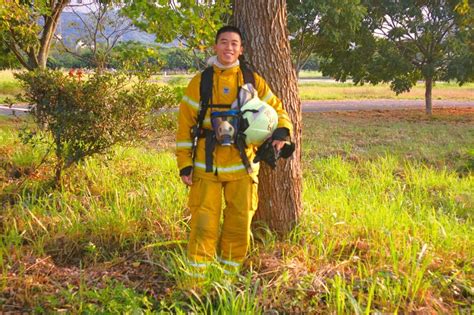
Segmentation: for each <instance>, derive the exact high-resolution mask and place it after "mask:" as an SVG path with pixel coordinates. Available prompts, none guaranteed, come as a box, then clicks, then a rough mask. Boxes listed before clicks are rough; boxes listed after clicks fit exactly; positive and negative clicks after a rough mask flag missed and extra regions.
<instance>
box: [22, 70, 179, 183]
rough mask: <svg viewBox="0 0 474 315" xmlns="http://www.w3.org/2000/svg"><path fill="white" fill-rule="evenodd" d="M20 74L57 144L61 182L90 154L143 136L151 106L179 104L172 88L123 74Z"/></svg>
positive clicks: (50, 137) (44, 132)
mask: <svg viewBox="0 0 474 315" xmlns="http://www.w3.org/2000/svg"><path fill="white" fill-rule="evenodd" d="M16 76H17V78H18V79H19V80H20V82H21V84H22V86H23V88H24V91H25V94H24V96H23V98H24V100H26V101H27V102H28V103H29V104H31V105H33V107H32V113H33V117H34V120H35V122H36V123H37V124H38V126H39V127H40V129H42V131H41V132H40V133H41V134H42V135H43V139H45V140H46V141H48V142H50V143H51V147H52V148H54V152H55V155H56V165H55V168H56V176H55V178H56V181H59V180H60V178H61V172H62V170H64V169H65V168H68V167H70V166H71V165H73V164H75V163H77V162H79V161H81V160H83V159H84V158H85V157H87V156H91V155H93V154H96V153H103V152H106V151H107V150H108V149H109V148H110V147H111V146H113V145H114V144H118V143H130V142H133V141H135V140H137V139H138V138H139V136H140V135H141V133H142V131H144V129H145V128H146V127H147V123H146V121H147V119H146V118H147V116H148V114H149V113H150V110H158V109H161V108H164V107H166V106H173V105H175V104H176V102H177V100H176V96H175V95H174V93H173V90H172V89H171V88H167V87H162V86H158V85H156V84H151V83H148V82H147V78H146V76H140V77H138V78H136V77H131V76H130V75H128V74H125V73H123V72H95V73H92V74H90V75H88V76H81V75H77V73H76V74H75V75H71V74H69V75H67V74H64V73H62V72H60V71H52V70H37V71H32V72H23V73H21V74H17V75H16ZM130 82H132V83H130ZM34 133H35V132H30V136H29V137H28V136H27V137H25V139H27V140H28V139H34V138H36V137H32V136H31V135H33V134H34Z"/></svg>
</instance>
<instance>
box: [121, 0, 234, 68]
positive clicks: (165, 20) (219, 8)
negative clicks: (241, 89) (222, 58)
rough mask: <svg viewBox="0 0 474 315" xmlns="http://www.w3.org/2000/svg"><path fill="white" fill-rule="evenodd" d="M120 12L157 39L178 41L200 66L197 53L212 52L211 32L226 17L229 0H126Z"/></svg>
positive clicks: (161, 41)
mask: <svg viewBox="0 0 474 315" xmlns="http://www.w3.org/2000/svg"><path fill="white" fill-rule="evenodd" d="M125 2H126V6H125V7H124V8H123V10H122V12H124V14H126V15H127V16H128V17H130V18H131V19H132V20H133V22H134V24H135V25H136V26H137V27H138V28H140V29H141V30H143V31H145V32H148V33H150V34H154V35H155V36H156V41H157V42H159V43H171V42H173V41H177V42H178V43H179V46H180V47H184V48H185V49H187V50H188V51H190V52H191V53H193V54H194V55H195V62H196V63H197V64H198V65H199V68H200V69H202V68H203V67H204V66H205V64H204V63H203V62H202V60H206V59H207V58H204V59H203V58H202V56H200V55H201V54H202V53H204V54H205V55H206V56H207V57H209V56H210V55H211V54H212V50H211V48H212V45H213V44H214V35H215V33H216V31H217V30H218V29H219V28H220V26H222V25H223V23H224V22H225V21H226V20H227V19H228V17H229V14H230V6H229V0H217V1H198V0H186V1H173V0H163V1H147V0H133V1H132V0H128V1H125Z"/></svg>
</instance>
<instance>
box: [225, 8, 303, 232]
mask: <svg viewBox="0 0 474 315" xmlns="http://www.w3.org/2000/svg"><path fill="white" fill-rule="evenodd" d="M234 19H235V20H234V21H235V23H236V25H237V26H238V27H239V28H240V29H241V31H242V34H243V37H244V51H245V55H246V57H247V60H248V61H249V62H250V64H251V66H252V68H253V69H254V70H255V71H256V72H257V73H258V74H260V75H261V76H263V78H265V80H266V81H267V83H268V84H269V86H270V88H271V89H272V91H273V92H274V93H275V94H276V95H277V96H278V97H279V98H280V99H281V100H282V102H283V105H284V107H285V109H286V110H287V112H288V114H289V116H290V119H291V121H292V122H293V126H294V136H293V141H294V142H295V143H296V151H295V153H294V155H293V157H291V158H290V159H288V160H279V163H278V167H277V169H276V170H275V171H273V170H271V169H270V168H269V167H268V166H266V165H265V164H264V163H262V167H261V170H260V176H259V179H260V184H259V207H258V211H257V213H256V215H255V220H256V221H258V220H261V221H264V222H265V223H266V224H267V225H268V226H269V228H270V229H272V230H274V231H276V232H278V233H286V232H288V231H290V230H291V229H292V228H293V227H294V226H295V224H296V223H297V220H298V218H299V215H300V213H301V210H302V201H301V186H302V175H301V101H300V99H299V96H298V86H297V79H296V72H295V70H294V68H293V65H292V62H291V56H290V43H289V41H288V30H287V28H286V23H287V15H286V1H284V0H273V1H265V0H257V1H251V0H241V1H235V6H234Z"/></svg>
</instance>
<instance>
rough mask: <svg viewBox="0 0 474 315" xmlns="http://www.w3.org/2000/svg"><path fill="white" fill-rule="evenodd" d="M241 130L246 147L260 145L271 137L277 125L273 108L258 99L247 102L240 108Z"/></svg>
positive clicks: (276, 117) (276, 115)
mask: <svg viewBox="0 0 474 315" xmlns="http://www.w3.org/2000/svg"><path fill="white" fill-rule="evenodd" d="M241 113H242V121H241V125H240V126H241V128H242V129H241V130H242V132H243V133H244V134H245V136H246V137H245V143H246V144H247V145H256V146H259V145H261V144H262V143H263V142H264V141H265V140H266V139H268V138H269V137H271V135H272V133H273V131H275V129H276V128H277V125H278V114H277V112H276V111H275V109H274V108H273V107H271V106H270V105H268V104H267V103H265V102H263V101H261V100H260V99H259V98H258V97H254V98H252V99H251V100H249V101H248V102H247V103H246V104H245V105H244V106H242V108H241Z"/></svg>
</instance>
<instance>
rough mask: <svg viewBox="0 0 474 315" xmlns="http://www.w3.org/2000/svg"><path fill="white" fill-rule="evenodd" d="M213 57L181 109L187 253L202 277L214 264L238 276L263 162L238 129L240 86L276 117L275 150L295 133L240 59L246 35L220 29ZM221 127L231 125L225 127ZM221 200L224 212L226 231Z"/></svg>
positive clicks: (191, 86)
mask: <svg viewBox="0 0 474 315" xmlns="http://www.w3.org/2000/svg"><path fill="white" fill-rule="evenodd" d="M214 51H215V54H216V56H214V57H211V59H210V63H211V66H210V67H209V68H208V69H206V70H205V71H204V72H203V73H199V74H197V75H196V76H195V77H194V78H193V79H192V80H191V82H190V83H189V85H188V87H187V89H186V92H185V95H184V97H183V99H182V101H181V103H180V107H179V113H178V130H177V136H176V156H177V162H178V168H179V174H180V176H181V180H182V182H183V183H184V184H186V185H187V186H189V187H190V191H189V201H188V206H189V208H190V211H191V221H190V228H191V232H190V236H189V243H188V247H187V255H188V261H189V264H190V266H192V267H193V268H195V269H194V270H197V271H196V273H195V276H198V277H199V276H200V275H202V274H203V272H200V271H201V270H202V271H205V270H206V268H207V267H208V266H210V265H211V264H212V263H213V262H214V261H215V260H216V259H217V260H218V261H219V262H220V263H221V264H222V265H223V266H224V267H226V268H225V269H227V270H232V269H233V270H238V268H239V267H240V266H241V264H242V262H243V261H244V259H245V256H246V254H247V250H248V247H249V242H250V224H251V220H252V217H253V215H254V213H255V211H256V210H257V205H258V194H257V187H258V185H257V184H258V178H257V175H258V170H259V164H258V163H253V162H252V161H253V159H254V157H255V153H256V151H257V146H256V145H254V144H248V143H245V141H242V139H244V140H245V134H244V132H243V131H242V130H239V128H242V126H240V125H239V121H240V120H239V118H238V112H239V110H240V107H241V105H242V104H238V106H237V109H236V108H234V107H235V106H232V104H233V103H234V104H236V102H237V103H240V99H239V98H238V94H239V90H240V88H241V87H242V86H243V85H244V84H245V83H250V84H252V85H253V86H254V87H255V91H256V92H257V93H258V98H259V99H260V100H262V101H263V102H265V103H266V104H268V105H270V106H271V107H272V108H273V109H274V111H275V112H276V117H277V119H276V120H277V121H276V125H275V126H274V128H273V129H274V131H273V132H272V133H271V134H270V136H271V141H272V146H273V147H274V149H275V150H276V151H277V152H278V151H279V150H280V149H281V148H282V147H283V146H284V144H285V143H286V142H285V141H286V140H287V139H288V138H289V137H291V133H292V124H291V122H290V120H289V117H288V114H287V113H286V111H285V110H284V109H283V106H282V103H281V101H280V100H279V99H278V98H277V97H276V96H275V95H274V94H273V93H272V91H271V90H270V88H269V87H268V85H267V84H266V82H265V81H264V80H263V79H262V78H261V77H260V76H259V75H257V74H255V73H253V72H250V75H249V70H248V69H247V68H246V67H244V64H243V63H241V62H240V61H239V57H240V56H241V55H242V54H243V46H242V36H241V33H240V30H239V29H238V28H236V27H233V26H224V27H222V28H221V29H219V31H218V32H217V34H216V38H215V45H214ZM206 73H207V74H206ZM246 81H250V82H246ZM209 82H211V83H209ZM206 86H207V87H206ZM206 98H207V99H206ZM216 117H218V118H219V120H217V118H216ZM222 121H225V125H220V123H221V122H222ZM260 123H261V122H260ZM216 124H217V125H216ZM248 127H249V126H247V129H248V130H247V131H248V132H251V129H252V128H248ZM273 129H271V130H273ZM190 130H191V131H192V132H190ZM217 132H225V133H226V135H219V134H216V133H217ZM229 135H230V138H229ZM219 139H226V140H222V141H223V142H219V141H220V140H219ZM222 196H223V197H224V198H223V199H224V203H225V204H224V206H225V207H224V210H223V223H222V226H220V222H221V215H222Z"/></svg>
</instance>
